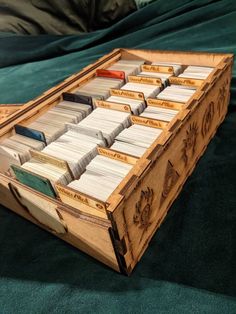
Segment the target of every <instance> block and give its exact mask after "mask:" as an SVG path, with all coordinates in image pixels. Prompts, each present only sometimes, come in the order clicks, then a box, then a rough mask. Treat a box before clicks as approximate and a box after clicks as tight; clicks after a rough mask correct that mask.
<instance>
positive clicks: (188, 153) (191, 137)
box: [182, 122, 198, 165]
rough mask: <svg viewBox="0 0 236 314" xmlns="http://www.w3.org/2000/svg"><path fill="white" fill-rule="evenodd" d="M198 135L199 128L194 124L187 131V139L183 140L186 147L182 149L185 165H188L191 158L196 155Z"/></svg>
mask: <svg viewBox="0 0 236 314" xmlns="http://www.w3.org/2000/svg"><path fill="white" fill-rule="evenodd" d="M197 135H198V126H197V123H196V122H193V123H191V124H190V126H189V128H188V130H187V131H186V138H185V139H184V140H183V143H184V147H183V148H182V159H183V161H184V163H185V165H187V163H188V161H189V158H191V157H192V156H193V155H194V153H195V149H196V142H197Z"/></svg>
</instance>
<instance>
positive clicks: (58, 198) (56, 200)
mask: <svg viewBox="0 0 236 314" xmlns="http://www.w3.org/2000/svg"><path fill="white" fill-rule="evenodd" d="M120 59H124V60H144V61H145V66H143V70H145V71H152V70H153V71H156V72H158V71H160V72H166V73H170V74H171V76H170V77H169V83H168V84H174V85H183V86H189V87H195V88H196V92H195V93H194V94H193V96H192V97H191V98H190V99H189V100H188V101H187V102H186V103H180V102H174V101H168V100H163V99H157V98H152V97H149V98H148V99H144V102H145V103H146V105H149V106H157V107H164V108H169V109H175V110H178V113H177V114H176V115H175V116H174V118H173V119H172V120H171V121H170V122H164V121H161V120H155V119H148V118H146V117H144V116H136V115H133V116H132V118H131V123H132V124H138V125H147V126H150V127H157V128H160V129H162V131H163V132H162V133H161V135H160V136H158V137H157V138H156V140H155V141H154V142H153V144H151V146H150V147H149V148H147V149H146V151H145V153H144V154H143V155H142V156H141V157H140V158H138V157H134V156H131V155H129V154H125V153H122V152H118V151H116V150H113V149H110V148H109V147H99V148H98V154H99V155H102V156H106V157H107V158H111V159H115V160H119V161H121V162H124V163H128V164H130V165H132V169H131V171H129V173H128V174H127V175H126V176H125V177H124V179H123V180H122V181H121V183H120V184H119V185H118V187H117V188H116V189H115V190H114V191H113V193H112V194H111V195H110V196H109V198H108V199H107V201H106V202H104V201H99V200H98V199H96V198H93V197H90V196H88V195H86V194H84V193H81V192H78V191H75V190H74V189H72V188H69V187H68V186H64V185H62V184H56V193H55V194H53V193H52V194H51V193H47V192H48V191H51V186H50V182H49V181H48V180H46V179H44V178H43V177H40V176H38V177H37V178H36V179H35V180H36V181H34V182H33V185H32V186H31V187H30V185H29V184H23V183H22V182H24V180H26V183H29V181H30V180H32V178H33V177H32V175H31V174H30V173H29V177H27V178H26V177H25V172H24V173H23V174H22V172H21V168H20V165H18V166H17V165H16V166H15V169H16V172H15V173H18V176H17V178H16V177H15V176H14V174H13V172H12V171H4V173H0V203H1V204H2V205H4V206H5V207H7V208H9V209H11V210H12V211H14V212H15V213H17V214H19V215H21V216H23V217H24V218H26V219H28V220H29V221H31V222H33V223H35V224H37V225H39V226H40V227H42V228H43V229H45V230H47V231H49V232H51V233H53V234H55V235H56V236H58V237H59V238H61V239H63V240H64V241H67V242H68V243H70V244H72V245H73V246H75V247H77V248H79V249H80V250H82V251H84V252H86V253H87V254H89V255H91V256H93V257H94V258H96V259H97V260H99V261H101V262H103V263H104V264H106V265H107V266H109V267H111V268H113V269H114V270H116V271H118V272H121V273H124V274H128V275H129V274H131V272H132V270H133V269H134V267H135V265H136V264H137V262H138V261H139V260H140V258H141V256H142V255H143V254H144V252H145V250H146V249H147V247H148V244H149V242H150V240H151V238H152V236H153V234H154V233H155V232H156V230H157V229H158V228H159V227H160V225H161V223H162V221H163V220H164V218H165V216H166V214H167V212H168V210H169V208H170V206H171V204H172V203H173V201H174V200H175V198H176V197H177V196H178V194H179V193H180V191H181V189H182V187H183V185H184V183H185V181H186V179H187V178H188V176H189V175H190V174H191V173H192V171H193V170H194V167H195V165H196V163H197V161H198V160H199V158H200V157H201V156H202V154H203V153H204V151H205V149H206V147H207V145H208V143H209V141H210V140H211V138H212V137H213V136H214V134H215V132H216V130H217V128H218V126H219V125H220V124H221V122H222V121H223V120H224V117H225V115H226V113H227V106H228V103H229V99H230V81H231V71H232V65H233V55H232V54H218V53H204V52H178V51H152V50H134V49H115V50H114V51H112V52H111V53H109V54H107V55H105V56H103V57H102V58H100V59H99V60H98V61H97V62H95V63H94V64H91V65H89V66H87V67H86V68H84V69H83V70H82V71H80V72H79V73H76V74H74V75H72V76H70V77H69V78H67V79H66V80H65V81H63V82H62V83H61V84H59V85H57V86H55V87H53V88H51V89H50V90H48V91H47V92H45V93H44V94H43V95H41V96H39V97H37V98H36V99H34V100H32V101H29V102H28V103H26V104H24V105H22V106H21V108H20V109H19V110H16V111H15V112H14V113H13V114H11V115H10V116H7V117H3V118H2V120H1V121H0V144H1V142H3V141H4V140H5V139H6V138H9V137H11V136H12V135H14V134H15V132H16V130H17V127H18V132H19V130H20V132H21V131H22V130H24V128H26V129H27V125H29V124H30V123H31V122H33V121H35V120H36V119H37V118H38V117H40V116H41V115H42V114H43V113H45V112H47V111H48V110H49V109H50V108H53V107H55V106H56V105H57V104H58V103H59V102H60V101H62V99H67V100H70V101H78V99H76V97H77V96H76V94H75V93H74V92H75V90H76V89H78V87H79V86H81V85H83V84H84V83H85V82H88V81H90V80H91V79H92V78H94V76H95V75H98V74H99V75H103V76H107V77H109V75H113V74H114V73H113V74H112V73H111V71H110V72H107V71H105V70H106V69H107V68H109V67H111V68H112V65H113V64H114V63H115V62H117V61H118V60H120ZM131 62H132V61H131ZM158 62H160V63H161V62H162V63H163V64H162V63H161V64H160V65H158ZM166 62H170V63H174V64H175V63H176V64H179V63H180V64H182V65H184V67H185V68H187V66H200V67H201V66H202V67H212V68H213V70H212V71H211V73H210V74H209V75H208V76H207V77H206V78H205V79H199V78H191V77H181V76H180V77H178V76H174V71H173V68H172V69H171V67H168V66H166V65H165V63H166ZM152 63H153V64H154V66H153V68H152V65H151V64H152ZM97 70H99V71H97ZM114 72H115V75H117V78H120V79H127V77H125V75H124V73H123V74H122V71H114ZM145 73H146V72H145ZM172 75H173V76H172ZM113 77H114V75H113ZM145 80H146V81H147V82H148V83H150V82H151V83H153V82H152V80H150V79H148V78H146V79H145V78H142V77H141V78H140V79H139V78H138V76H136V75H135V76H133V79H132V78H131V81H133V82H139V83H142V82H141V81H145ZM156 84H157V85H158V84H161V81H160V80H157V82H156ZM121 94H122V95H121ZM111 95H113V96H122V97H124V96H125V97H131V98H133V99H135V98H136V99H141V100H142V97H143V94H142V93H135V92H132V91H126V90H123V91H122V90H118V89H113V91H112V93H111ZM80 100H81V99H80ZM87 100H88V99H87ZM88 101H91V99H90V100H88ZM91 102H93V101H91ZM91 105H92V104H91ZM93 105H94V104H93ZM97 105H98V106H99V107H102V108H109V106H112V105H111V103H109V102H106V101H104V100H99V101H98V102H97ZM114 106H115V108H116V109H117V108H118V107H119V106H118V104H117V103H115V105H114ZM13 109H14V108H13ZM17 109H18V108H17ZM117 110H120V109H117ZM121 110H122V111H126V112H130V114H131V110H130V107H129V106H126V105H123V107H122V109H121ZM34 156H36V157H37V158H41V160H44V159H45V156H44V155H43V153H40V152H38V153H36V152H34ZM0 162H2V161H1V158H0ZM49 162H53V163H54V165H57V166H58V167H64V168H65V169H66V167H67V164H66V163H63V162H61V161H60V160H57V159H56V158H54V159H53V158H51V160H50V161H49ZM13 168H14V167H13ZM17 171H18V172H17ZM22 175H23V179H24V180H20V179H19V178H21V176H22ZM34 178H35V177H34ZM37 180H38V181H37ZM98 185H99V182H98ZM39 186H40V187H41V188H39ZM173 223H174V221H173Z"/></svg>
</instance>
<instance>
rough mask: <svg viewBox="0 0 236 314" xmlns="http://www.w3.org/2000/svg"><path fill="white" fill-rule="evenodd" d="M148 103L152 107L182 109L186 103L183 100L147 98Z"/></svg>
mask: <svg viewBox="0 0 236 314" xmlns="http://www.w3.org/2000/svg"><path fill="white" fill-rule="evenodd" d="M147 105H148V106H152V107H164V108H169V109H174V110H181V109H182V108H183V105H184V104H183V103H181V102H175V101H170V100H162V99H156V98H147Z"/></svg>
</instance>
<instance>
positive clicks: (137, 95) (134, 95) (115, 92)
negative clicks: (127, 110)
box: [110, 88, 145, 101]
mask: <svg viewBox="0 0 236 314" xmlns="http://www.w3.org/2000/svg"><path fill="white" fill-rule="evenodd" d="M110 94H111V96H118V97H125V98H130V99H138V100H140V101H145V97H144V94H143V93H141V92H134V91H132V90H127V89H115V88H111V89H110Z"/></svg>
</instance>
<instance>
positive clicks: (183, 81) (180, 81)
mask: <svg viewBox="0 0 236 314" xmlns="http://www.w3.org/2000/svg"><path fill="white" fill-rule="evenodd" d="M169 82H170V84H175V85H185V86H194V87H200V86H201V85H202V84H203V82H204V80H199V79H194V78H184V77H178V76H171V77H169Z"/></svg>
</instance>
